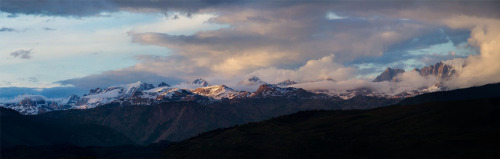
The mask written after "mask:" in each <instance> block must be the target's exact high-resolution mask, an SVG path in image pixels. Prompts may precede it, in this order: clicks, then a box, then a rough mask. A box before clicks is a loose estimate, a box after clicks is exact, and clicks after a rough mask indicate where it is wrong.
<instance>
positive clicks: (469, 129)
mask: <svg viewBox="0 0 500 159" xmlns="http://www.w3.org/2000/svg"><path fill="white" fill-rule="evenodd" d="M499 108H500V99H499V98H496V99H481V100H471V101H458V102H445V103H427V104H420V105H410V106H390V107H383V108H377V109H373V110H352V111H306V112H300V113H297V114H293V115H288V116H283V117H279V118H275V119H272V120H267V121H264V122H259V123H251V124H246V125H243V126H238V127H234V128H230V129H226V130H219V131H212V132H210V133H206V134H204V135H201V136H198V137H195V138H192V139H189V140H186V141H183V142H180V143H176V144H174V145H172V146H170V147H168V148H167V149H166V150H165V151H164V155H165V157H167V158H498V157H500V156H499V154H500V152H499V150H500V123H499V113H500V112H499Z"/></svg>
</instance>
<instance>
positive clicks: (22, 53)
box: [10, 49, 33, 59]
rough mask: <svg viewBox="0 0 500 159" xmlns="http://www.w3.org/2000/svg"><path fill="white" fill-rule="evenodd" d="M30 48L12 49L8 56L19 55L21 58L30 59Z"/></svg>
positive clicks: (15, 56)
mask: <svg viewBox="0 0 500 159" xmlns="http://www.w3.org/2000/svg"><path fill="white" fill-rule="evenodd" d="M32 50H33V49H30V50H17V51H13V52H11V53H10V56H12V57H14V58H17V57H19V58H21V59H30V58H31V54H32Z"/></svg>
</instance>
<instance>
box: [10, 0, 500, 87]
mask: <svg viewBox="0 0 500 159" xmlns="http://www.w3.org/2000/svg"><path fill="white" fill-rule="evenodd" d="M3 3H4V6H6V7H4V8H2V11H4V12H7V13H11V14H40V15H49V16H75V17H81V16H102V14H105V13H107V12H115V11H128V12H159V13H160V12H163V13H170V12H169V11H177V12H178V14H179V15H181V14H185V16H186V17H191V18H196V16H193V15H195V14H194V13H198V14H210V15H216V16H213V17H210V18H209V19H208V20H207V21H206V23H210V24H217V25H225V26H229V27H225V28H220V29H217V30H202V31H198V32H195V33H193V34H190V35H178V34H167V33H165V32H166V31H165V30H161V29H162V28H163V27H162V26H163V24H164V23H158V24H155V25H145V26H140V27H137V28H136V30H132V31H130V32H129V34H128V35H129V37H130V38H131V39H132V42H133V43H137V44H142V45H154V46H161V47H165V48H168V49H171V50H172V52H171V54H172V55H169V56H166V57H153V56H140V57H138V60H139V63H137V64H136V65H134V66H132V67H128V68H125V69H120V70H115V71H108V72H103V73H101V74H96V75H91V76H88V77H82V78H77V79H70V80H64V81H60V83H63V84H73V85H75V86H77V87H91V86H92V87H95V85H99V86H109V85H114V84H116V83H126V82H134V81H136V80H145V79H151V81H160V80H161V79H165V78H167V79H168V80H171V81H182V80H191V79H194V78H198V77H205V78H209V79H214V80H223V79H227V80H234V79H236V78H239V79H241V77H242V76H245V75H249V74H255V75H257V76H259V77H261V78H262V79H263V80H267V81H272V82H273V83H274V82H280V81H282V80H285V79H292V80H297V81H313V80H317V79H323V78H328V77H330V78H333V79H335V80H337V85H334V86H336V87H342V86H349V88H351V87H352V88H355V87H357V86H356V85H358V86H372V87H376V86H373V85H371V84H367V83H366V81H365V80H361V81H359V80H355V79H353V78H354V77H355V76H356V74H358V73H360V72H367V71H368V70H378V69H374V68H365V69H364V70H360V71H358V70H357V69H354V68H352V67H350V66H352V65H353V64H359V65H363V64H366V63H371V64H372V65H373V66H374V67H380V68H382V69H383V68H385V67H387V65H397V66H403V67H404V66H412V67H413V66H414V65H415V63H424V64H428V63H433V62H437V61H439V60H446V59H449V58H456V56H458V55H460V53H459V52H456V53H455V55H453V54H448V52H449V51H451V50H446V51H445V53H446V54H445V55H440V54H432V52H425V53H424V54H417V55H416V54H410V53H409V51H410V50H423V49H425V48H430V46H434V45H439V44H445V43H447V42H450V43H452V46H453V47H458V45H461V44H462V43H463V42H469V44H470V45H471V46H473V47H475V48H478V50H479V51H480V55H472V56H470V57H469V58H468V60H467V64H468V65H467V66H466V67H467V68H466V69H464V71H463V72H460V79H463V80H462V81H455V82H450V86H453V87H464V86H468V85H469V86H470V85H476V84H481V83H488V82H495V81H497V80H496V79H499V78H498V76H497V75H498V74H499V73H498V72H499V68H498V62H497V63H495V60H498V59H499V57H498V52H496V51H495V50H499V49H498V48H497V46H499V45H498V37H497V36H496V35H499V34H498V31H497V30H498V29H496V28H500V27H498V22H497V21H498V18H499V17H500V12H498V11H497V7H496V6H498V4H499V2H492V1H486V2H477V3H476V2H469V1H465V2H464V1H452V2H448V1H447V2H427V1H404V2H395V1H390V2H385V1H384V2H344V1H341V2H330V1H315V2H305V1H293V2H289V3H281V2H265V1H252V2H248V1H244V2H242V1H187V2H185V1H161V0H159V1H146V2H138V1H119V0H117V1H113V0H107V1H106V0H101V1H91V2H89V1H67V2H64V1H55V0H49V1H47V2H46V3H39V1H34V2H33V3H23V2H19V1H13V0H6V1H4V2H3ZM5 4H7V5H5ZM177 12H176V15H175V16H177ZM334 15H335V16H334ZM175 16H174V17H175ZM178 17H183V16H182V15H181V16H178ZM180 19H182V18H180ZM174 20H175V18H174ZM441 30H444V32H445V33H444V34H441V33H439V32H440V31H441ZM495 34H496V35H495ZM469 35H470V37H469ZM467 38H469V40H468V41H466V40H465V39H467ZM93 43H94V42H93ZM11 55H12V53H11ZM467 55H469V54H467ZM12 56H14V57H17V56H21V55H12ZM21 58H22V56H21ZM370 59H371V60H370ZM486 65H488V66H486ZM480 68H487V69H483V70H481V69H480ZM476 72H477V74H475V73H476ZM400 78H401V79H402V80H403V81H410V82H409V83H403V84H402V85H401V87H400V88H405V87H407V88H413V87H421V86H426V85H428V84H429V83H428V82H430V83H432V78H430V79H427V78H420V77H418V76H415V74H413V73H411V72H410V73H405V74H404V75H403V76H401V77H400ZM124 79H125V80H124ZM377 86H378V85H377ZM346 88H347V87H346ZM383 88H384V89H385V87H383ZM380 89H382V87H381V88H380Z"/></svg>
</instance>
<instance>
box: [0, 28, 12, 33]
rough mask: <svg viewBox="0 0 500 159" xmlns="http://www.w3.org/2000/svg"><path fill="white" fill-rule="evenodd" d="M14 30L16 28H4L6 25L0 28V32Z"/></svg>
mask: <svg viewBox="0 0 500 159" xmlns="http://www.w3.org/2000/svg"><path fill="white" fill-rule="evenodd" d="M14 31H16V30H15V29H12V28H6V27H2V28H0V32H14Z"/></svg>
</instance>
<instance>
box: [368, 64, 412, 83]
mask: <svg viewBox="0 0 500 159" xmlns="http://www.w3.org/2000/svg"><path fill="white" fill-rule="evenodd" d="M404 72H405V70H402V69H397V68H396V69H392V68H390V67H387V68H386V69H385V71H384V72H382V73H381V74H380V75H378V76H377V78H375V79H374V80H373V82H382V81H396V76H397V75H399V74H402V73H404Z"/></svg>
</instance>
